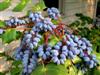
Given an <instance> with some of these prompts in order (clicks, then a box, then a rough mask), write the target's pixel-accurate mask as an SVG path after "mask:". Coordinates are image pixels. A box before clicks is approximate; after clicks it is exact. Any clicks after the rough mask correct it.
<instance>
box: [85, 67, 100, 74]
mask: <svg viewBox="0 0 100 75" xmlns="http://www.w3.org/2000/svg"><path fill="white" fill-rule="evenodd" d="M85 75H100V66H99V68H98V67H97V68H93V69H91V70H89V71H87V73H86V74H85Z"/></svg>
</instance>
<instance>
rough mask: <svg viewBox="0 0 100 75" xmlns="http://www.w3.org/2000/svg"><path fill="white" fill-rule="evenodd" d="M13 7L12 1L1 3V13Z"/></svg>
mask: <svg viewBox="0 0 100 75" xmlns="http://www.w3.org/2000/svg"><path fill="white" fill-rule="evenodd" d="M10 5H11V0H4V1H3V2H0V11H3V10H5V9H7V8H8V7H9V6H10Z"/></svg>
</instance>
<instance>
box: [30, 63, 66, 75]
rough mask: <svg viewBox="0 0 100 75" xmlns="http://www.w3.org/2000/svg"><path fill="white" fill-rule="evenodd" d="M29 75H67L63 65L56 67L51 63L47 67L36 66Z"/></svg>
mask: <svg viewBox="0 0 100 75" xmlns="http://www.w3.org/2000/svg"><path fill="white" fill-rule="evenodd" d="M31 75H67V73H66V68H65V67H64V65H56V64H53V63H50V64H48V65H47V66H45V67H44V66H42V65H41V66H38V67H37V68H36V69H35V70H34V71H33V72H32V74H31Z"/></svg>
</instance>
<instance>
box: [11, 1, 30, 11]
mask: <svg viewBox="0 0 100 75" xmlns="http://www.w3.org/2000/svg"><path fill="white" fill-rule="evenodd" d="M29 1H30V0H21V2H20V3H19V4H18V5H17V6H16V7H15V8H14V9H13V11H15V12H20V11H22V10H23V9H24V8H25V6H26V5H27V3H28V2H29Z"/></svg>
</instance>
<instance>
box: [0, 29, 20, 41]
mask: <svg viewBox="0 0 100 75" xmlns="http://www.w3.org/2000/svg"><path fill="white" fill-rule="evenodd" d="M20 35H21V33H20V32H17V31H16V30H15V29H8V30H6V31H5V33H4V34H2V35H1V39H2V41H3V42H4V43H10V42H12V41H14V40H17V39H18V38H19V37H20Z"/></svg>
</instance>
